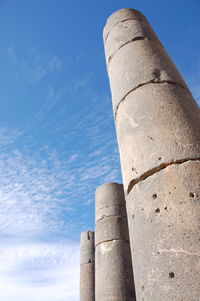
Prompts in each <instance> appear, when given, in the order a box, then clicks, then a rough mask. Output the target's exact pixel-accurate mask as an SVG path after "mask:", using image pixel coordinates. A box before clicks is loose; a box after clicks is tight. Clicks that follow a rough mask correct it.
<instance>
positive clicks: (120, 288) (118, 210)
mask: <svg viewBox="0 0 200 301" xmlns="http://www.w3.org/2000/svg"><path fill="white" fill-rule="evenodd" d="M95 233H96V236H95V264H96V271H95V287H96V292H95V300H96V301H104V300H107V301H113V300H118V301H119V300H120V301H135V290H134V281H133V271H132V262H131V253H130V244H129V234H128V224H127V216H126V208H125V199H124V191H123V185H121V184H117V183H107V184H104V185H101V186H100V187H99V188H98V189H97V190H96V228H95Z"/></svg>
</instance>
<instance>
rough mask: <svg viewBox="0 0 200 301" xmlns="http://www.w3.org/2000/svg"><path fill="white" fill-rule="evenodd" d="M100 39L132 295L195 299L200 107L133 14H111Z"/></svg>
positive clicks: (151, 300)
mask: <svg viewBox="0 0 200 301" xmlns="http://www.w3.org/2000/svg"><path fill="white" fill-rule="evenodd" d="M134 15H135V17H134ZM143 20H144V21H143ZM137 22H138V24H137ZM122 23H123V25H122ZM141 24H142V25H141ZM142 26H143V27H142ZM137 28H138V32H139V34H138V36H137ZM131 36H132V38H131ZM104 41H105V51H106V62H107V69H108V74H109V80H110V86H111V92H112V100H113V110H114V115H115V122H116V131H117V138H118V144H119V150H120V160H121V167H122V175H123V182H124V189H125V195H126V201H127V212H128V222H129V234H130V241H131V252H132V258H133V265H134V275H135V282H136V294H137V301H161V300H162V301H163V300H166V301H175V300H176V301H177V300H178V301H194V300H195V301H197V300H199V296H200V280H199V279H200V277H199V269H200V263H199V261H198V260H199V254H200V246H199V231H200V218H199V215H200V208H199V201H196V202H195V200H194V196H196V200H197V198H199V196H198V192H197V191H196V189H197V187H198V189H199V185H200V179H199V177H200V172H199V162H200V111H199V109H198V106H197V105H196V104H195V102H194V100H193V98H192V95H191V93H190V92H189V90H188V88H187V85H186V84H185V83H184V81H183V79H182V77H181V75H180V74H179V72H178V71H177V69H176V67H175V66H174V64H173V63H172V61H171V60H170V58H169V57H168V55H167V54H166V52H165V50H164V48H163V47H162V45H161V44H160V43H159V42H158V40H157V37H156V36H155V35H154V34H153V33H152V29H151V28H150V27H149V30H148V23H147V21H146V19H145V18H143V16H142V15H141V14H140V13H138V12H137V11H134V10H128V9H125V10H120V11H118V12H116V13H114V14H113V15H112V16H111V17H110V18H109V20H108V23H107V25H106V27H105V29H104ZM186 167H187V168H186ZM172 186H173V187H176V188H173V189H174V190H175V192H173V191H172ZM141 187H142V188H141ZM168 188H169V191H168ZM150 195H151V198H150ZM158 195H160V198H159V199H158ZM189 196H190V197H189ZM153 201H154V203H153ZM155 201H157V202H158V201H159V204H158V203H155ZM141 204H142V205H141ZM155 204H156V205H155ZM169 204H170V205H169ZM154 205H155V206H156V208H154ZM169 208H172V210H171V211H170V209H169ZM153 214H154V215H153ZM186 237H187V238H186Z"/></svg>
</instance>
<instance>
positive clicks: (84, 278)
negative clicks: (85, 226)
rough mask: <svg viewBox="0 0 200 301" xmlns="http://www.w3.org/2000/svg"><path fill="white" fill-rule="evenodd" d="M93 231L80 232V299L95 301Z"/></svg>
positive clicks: (81, 300)
mask: <svg viewBox="0 0 200 301" xmlns="http://www.w3.org/2000/svg"><path fill="white" fill-rule="evenodd" d="M94 250H95V249H94V232H91V231H86V232H83V233H82V234H81V249H80V251H81V252H80V253H81V254H80V255H81V256H80V264H81V265H80V301H95V254H94V253H95V252H94Z"/></svg>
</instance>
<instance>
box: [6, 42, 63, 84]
mask: <svg viewBox="0 0 200 301" xmlns="http://www.w3.org/2000/svg"><path fill="white" fill-rule="evenodd" d="M7 53H8V56H9V57H10V60H11V62H12V63H13V64H14V65H15V75H16V77H21V78H22V80H23V81H25V82H26V83H28V84H36V83H38V82H39V81H41V80H42V79H44V78H45V77H47V76H48V75H50V74H53V73H57V72H59V71H61V70H62V68H63V65H64V63H63V61H62V60H61V59H60V58H59V57H58V56H57V55H53V56H51V55H49V54H47V53H43V54H41V53H39V52H38V51H37V50H36V49H35V48H32V49H31V50H27V52H25V53H23V54H22V53H20V54H19V53H18V52H17V50H16V49H15V47H14V46H10V47H8V49H7Z"/></svg>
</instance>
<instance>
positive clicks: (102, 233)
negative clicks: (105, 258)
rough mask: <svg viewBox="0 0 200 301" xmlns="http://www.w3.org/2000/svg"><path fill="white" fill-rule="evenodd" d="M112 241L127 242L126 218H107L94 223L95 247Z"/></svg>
mask: <svg viewBox="0 0 200 301" xmlns="http://www.w3.org/2000/svg"><path fill="white" fill-rule="evenodd" d="M112 239H122V240H126V241H129V235H128V223H127V218H126V217H122V216H107V217H104V218H103V219H102V220H99V221H98V222H97V223H96V236H95V245H98V244H99V243H101V242H102V241H109V240H112Z"/></svg>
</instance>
